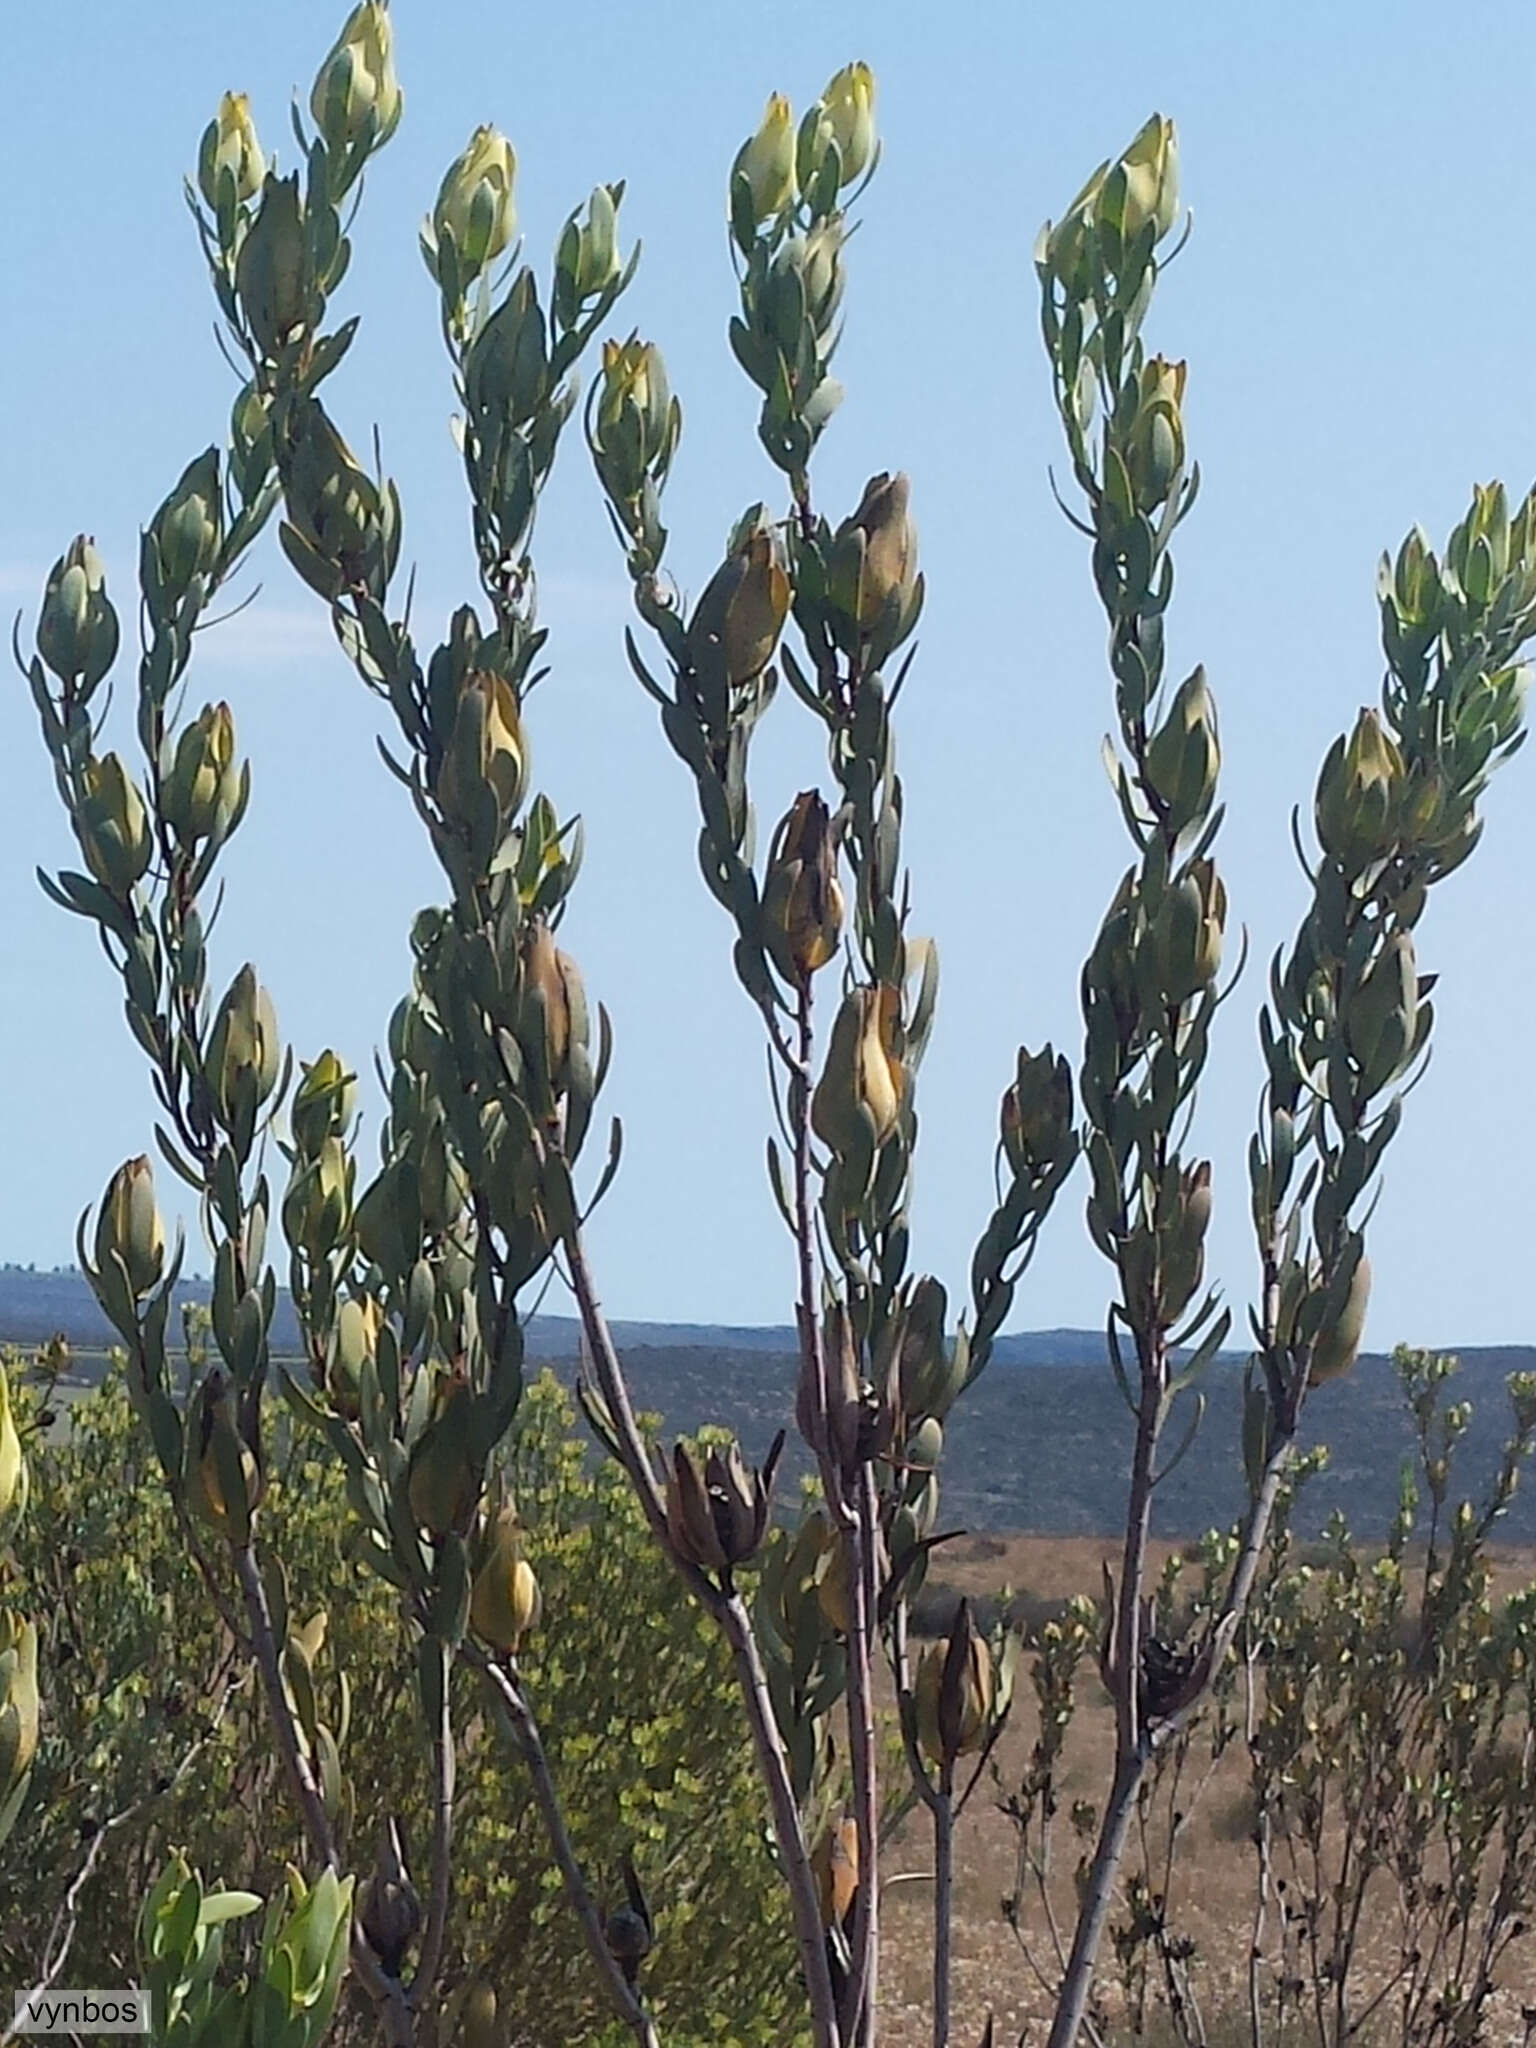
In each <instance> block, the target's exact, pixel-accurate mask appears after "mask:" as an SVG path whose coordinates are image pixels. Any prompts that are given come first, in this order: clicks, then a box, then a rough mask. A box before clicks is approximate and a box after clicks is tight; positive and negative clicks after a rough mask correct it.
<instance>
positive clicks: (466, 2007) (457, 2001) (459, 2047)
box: [447, 1977, 510, 2048]
mask: <svg viewBox="0 0 1536 2048" xmlns="http://www.w3.org/2000/svg"><path fill="white" fill-rule="evenodd" d="M447 2010H448V2012H449V2014H450V2016H451V2017H452V2018H453V2019H454V2020H455V2021H456V2022H457V2026H456V2030H455V2031H454V2032H452V2033H450V2034H449V2035H448V2036H447V2039H448V2041H449V2043H450V2048H509V2040H510V2037H509V2035H508V2033H507V2030H506V2028H505V2027H504V2026H502V2025H500V2024H499V2023H498V2021H497V2018H496V1987H495V1985H494V1984H492V1983H491V1982H490V1981H489V1980H488V1979H487V1978H485V1977H471V1978H470V1979H469V1981H468V1983H466V1984H461V1985H460V1987H459V1989H458V1990H457V1991H456V1992H455V1993H454V1995H453V1997H452V1998H451V1999H450V2000H449V2001H448V2007H447Z"/></svg>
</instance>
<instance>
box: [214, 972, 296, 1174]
mask: <svg viewBox="0 0 1536 2048" xmlns="http://www.w3.org/2000/svg"><path fill="white" fill-rule="evenodd" d="M281 1055H282V1041H281V1040H280V1039H279V1037H278V1035H277V1013H276V1011H275V1010H274V1009H273V1007H272V998H271V997H270V996H269V995H268V994H267V991H266V990H265V989H264V988H263V987H262V986H261V985H260V983H259V982H258V981H257V979H256V970H255V968H254V967H252V966H251V965H250V963H249V962H247V963H246V965H245V966H244V967H242V968H241V969H240V972H239V973H238V974H237V975H236V976H235V978H234V980H233V981H232V982H231V983H230V985H229V988H228V990H227V991H226V992H225V995H224V1000H223V1001H222V1002H221V1003H220V1004H219V1007H218V1010H217V1012H216V1013H215V1015H214V1020H213V1029H212V1030H211V1031H210V1032H209V1034H208V1052H207V1071H208V1085H209V1087H210V1089H211V1090H212V1093H213V1104H214V1110H215V1113H216V1114H217V1116H218V1118H219V1121H220V1123H221V1124H222V1125H223V1126H224V1128H225V1130H227V1131H229V1132H230V1134H231V1135H234V1134H235V1133H236V1132H237V1131H239V1132H243V1133H244V1135H245V1137H246V1139H247V1142H248V1140H249V1134H250V1127H251V1126H252V1124H253V1123H254V1121H255V1115H256V1111H257V1110H258V1109H259V1108H260V1107H261V1105H262V1104H263V1103H264V1102H265V1101H266V1100H267V1098H268V1096H269V1095H270V1094H271V1093H272V1091H273V1089H274V1088H275V1087H276V1086H277V1077H278V1069H279V1062H280V1059H281Z"/></svg>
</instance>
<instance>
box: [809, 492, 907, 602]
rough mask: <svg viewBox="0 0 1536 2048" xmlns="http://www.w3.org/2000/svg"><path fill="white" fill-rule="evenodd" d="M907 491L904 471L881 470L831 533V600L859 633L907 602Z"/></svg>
mask: <svg viewBox="0 0 1536 2048" xmlns="http://www.w3.org/2000/svg"><path fill="white" fill-rule="evenodd" d="M910 496H911V485H910V484H909V482H908V480H907V478H906V477H905V476H904V475H900V474H898V475H896V476H889V475H887V474H886V473H885V472H884V471H883V470H882V471H881V473H880V475H879V476H873V477H871V478H870V480H869V482H868V483H867V484H866V485H865V486H864V495H863V497H862V498H861V499H860V500H859V505H858V510H857V511H855V512H854V513H853V514H852V515H851V516H850V517H849V518H847V519H845V520H844V521H843V523H842V525H841V526H840V527H839V528H838V529H837V532H836V533H835V534H834V536H833V539H832V559H831V575H830V584H831V590H830V594H831V597H832V601H833V603H834V604H835V605H836V606H837V607H838V609H839V610H841V611H842V612H843V613H844V614H845V616H846V617H847V618H848V619H849V620H850V621H852V623H853V624H854V625H856V626H857V628H858V630H859V631H860V632H861V633H865V634H868V633H872V632H874V631H875V629H876V628H877V627H881V626H889V625H891V624H892V623H894V622H895V621H897V620H900V619H902V618H904V617H905V615H906V614H907V613H908V611H910V609H911V607H912V603H913V597H914V589H915V585H916V582H917V532H916V529H915V528H914V526H913V524H912V520H911V518H910V516H909V514H908V511H907V503H908V500H909V498H910Z"/></svg>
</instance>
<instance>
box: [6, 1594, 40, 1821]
mask: <svg viewBox="0 0 1536 2048" xmlns="http://www.w3.org/2000/svg"><path fill="white" fill-rule="evenodd" d="M38 1732H39V1703H38V1692H37V1627H36V1624H35V1623H33V1622H30V1621H26V1620H24V1619H23V1618H22V1617H21V1616H20V1615H17V1614H12V1613H10V1612H8V1611H7V1610H5V1609H0V1813H3V1812H4V1810H5V1808H6V1807H7V1805H8V1804H9V1803H10V1801H11V1800H12V1799H13V1798H14V1797H15V1796H16V1794H17V1792H18V1791H19V1789H20V1787H21V1784H22V1781H23V1779H24V1778H25V1777H26V1775H27V1772H28V1771H29V1770H30V1769H31V1768H32V1759H33V1758H34V1757H35V1756H36V1755H37V1739H38Z"/></svg>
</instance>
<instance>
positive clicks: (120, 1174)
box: [96, 1152, 165, 1301]
mask: <svg viewBox="0 0 1536 2048" xmlns="http://www.w3.org/2000/svg"><path fill="white" fill-rule="evenodd" d="M114 1253H115V1254H116V1256H117V1258H118V1259H119V1260H120V1261H121V1262H122V1268H123V1271H124V1272H125V1273H126V1274H127V1276H128V1291H129V1293H130V1294H131V1295H132V1296H133V1298H134V1299H135V1301H138V1300H142V1299H143V1297H144V1296H145V1295H146V1294H148V1293H149V1292H150V1290H151V1288H153V1287H155V1286H157V1285H158V1284H159V1280H160V1275H161V1273H162V1272H163V1271H164V1269H165V1224H164V1222H163V1221H162V1219H161V1216H160V1210H159V1206H158V1204H157V1203H156V1201H155V1170H154V1168H153V1167H152V1166H151V1165H150V1163H149V1159H148V1157H147V1156H146V1155H145V1154H144V1153H142V1152H141V1153H140V1154H139V1156H138V1158H137V1159H130V1160H129V1161H128V1162H127V1163H126V1165H123V1166H120V1167H119V1168H118V1169H117V1171H116V1173H114V1174H113V1176H112V1178H111V1180H110V1181H109V1182H108V1183H107V1192H106V1194H105V1195H104V1196H103V1197H102V1203H101V1209H100V1212H99V1214H98V1215H97V1218H96V1264H97V1266H98V1267H105V1266H106V1265H107V1264H108V1262H109V1260H110V1259H111V1258H112V1256H113V1254H114Z"/></svg>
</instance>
